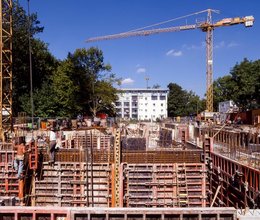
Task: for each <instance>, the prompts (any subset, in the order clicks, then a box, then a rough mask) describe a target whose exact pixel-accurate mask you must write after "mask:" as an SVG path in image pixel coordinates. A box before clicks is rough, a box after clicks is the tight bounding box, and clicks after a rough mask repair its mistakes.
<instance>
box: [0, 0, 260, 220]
mask: <svg viewBox="0 0 260 220" xmlns="http://www.w3.org/2000/svg"><path fill="white" fill-rule="evenodd" d="M11 5H12V1H11V0H10V1H1V7H2V8H1V10H2V11H1V19H2V20H1V25H2V26H1V33H2V35H1V40H2V44H3V42H4V44H3V45H4V46H3V47H1V51H0V52H1V79H0V80H1V108H2V114H1V117H0V123H1V124H0V126H1V127H0V130H1V142H0V220H70V219H75V220H87V219H92V220H105V219H111V220H116V219H118V220H119V219H125V220H126V219H129V220H141V219H142V220H145V219H147V220H155V219H156V220H157V219H158V220H159V219H161V220H177V219H179V220H188V219H197V220H237V219H241V220H242V219H260V211H259V210H260V193H259V188H260V153H259V149H260V127H259V124H260V110H259V109H258V110H254V111H252V118H253V119H252V121H253V123H252V124H232V123H227V120H225V121H224V122H217V121H213V119H212V118H211V119H207V118H206V117H205V119H204V120H199V122H200V123H198V120H196V119H194V118H193V119H188V120H187V118H181V117H178V118H165V119H163V120H160V121H158V122H155V121H153V120H151V121H144V120H143V121H141V120H136V121H134V122H131V121H130V120H125V119H120V118H117V119H110V118H109V117H107V118H104V119H101V121H100V123H94V122H93V120H90V119H85V118H84V119H83V120H77V119H72V120H70V123H63V121H61V120H56V119H46V120H41V118H37V119H35V118H31V117H29V116H28V115H26V114H24V113H21V114H19V115H18V117H14V116H13V115H12V99H11V91H12V72H11V71H10V66H11V64H12V63H11V62H12V53H11V51H12V47H11V39H10V38H9V37H10V36H11V32H12V29H11V28H10V26H9V27H8V28H6V27H7V26H6V24H10V23H11V22H10V21H11V20H12V18H11V15H10V13H8V10H11ZM206 12H207V13H208V20H207V21H206V22H204V23H200V24H196V25H195V24H194V25H186V26H178V27H172V28H166V29H163V28H162V29H153V30H150V31H149V30H148V31H135V32H126V33H122V34H117V35H108V36H103V37H97V38H90V39H88V41H89V42H91V41H99V40H109V39H114V38H124V37H131V36H146V35H150V34H157V33H164V32H175V31H182V30H191V29H201V30H202V31H203V32H205V34H206V41H207V61H208V62H207V91H206V96H207V97H206V98H207V99H206V108H207V109H206V110H207V111H206V112H213V86H212V83H213V79H212V62H211V61H212V59H213V58H212V53H213V52H212V51H213V46H212V37H213V33H212V32H213V29H215V28H219V27H222V26H231V25H236V24H243V25H245V26H246V27H251V26H252V25H253V22H254V18H253V16H246V17H243V18H237V17H236V18H232V19H223V20H220V21H218V22H216V23H212V20H211V12H212V11H211V10H210V9H208V10H206ZM8 21H9V23H8ZM3 24H4V25H3ZM3 85H6V86H3ZM226 116H227V117H229V118H230V114H229V113H227V114H226ZM65 122H66V120H65ZM34 124H35V126H34ZM51 130H54V131H55V132H56V135H57V145H58V147H57V148H56V150H55V154H54V155H55V156H54V161H51V162H50V159H51V158H50V157H51V155H50V140H49V139H48V137H49V136H50V131H51ZM10 137H11V138H10ZM21 142H24V143H25V144H26V146H27V147H28V149H30V150H29V151H27V152H26V153H25V154H24V160H23V163H24V164H23V170H22V175H21V176H20V177H21V178H18V176H17V171H16V170H15V168H14V161H15V158H16V156H17V155H16V154H17V150H16V149H15V147H14V146H15V144H16V143H21Z"/></svg>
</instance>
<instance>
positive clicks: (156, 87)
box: [152, 83, 161, 89]
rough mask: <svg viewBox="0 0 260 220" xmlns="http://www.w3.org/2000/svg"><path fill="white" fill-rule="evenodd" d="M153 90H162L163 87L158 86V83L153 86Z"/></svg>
mask: <svg viewBox="0 0 260 220" xmlns="http://www.w3.org/2000/svg"><path fill="white" fill-rule="evenodd" d="M152 88H153V89H160V88H161V86H160V85H159V84H158V83H156V84H155V85H153V87H152Z"/></svg>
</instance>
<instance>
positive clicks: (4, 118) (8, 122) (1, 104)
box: [0, 0, 13, 141]
mask: <svg viewBox="0 0 260 220" xmlns="http://www.w3.org/2000/svg"><path fill="white" fill-rule="evenodd" d="M12 22H13V21H12V0H0V41H1V42H0V62H1V63H0V108H1V113H0V139H1V140H2V141H4V133H5V132H9V131H11V130H12V63H13V59H12V35H13V32H12Z"/></svg>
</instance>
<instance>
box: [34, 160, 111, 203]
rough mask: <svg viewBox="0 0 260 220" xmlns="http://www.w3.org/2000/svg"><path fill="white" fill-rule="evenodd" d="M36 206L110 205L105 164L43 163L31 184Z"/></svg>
mask: <svg viewBox="0 0 260 220" xmlns="http://www.w3.org/2000/svg"><path fill="white" fill-rule="evenodd" d="M35 189H36V205H37V206H61V207H63V206H64V207H65V206H66V207H69V206H72V207H78V206H99V207H108V206H109V204H110V196H109V193H110V166H109V164H89V163H88V164H86V163H68V162H56V163H55V165H54V166H50V165H49V164H48V163H46V162H44V163H43V167H42V170H41V177H40V178H39V179H38V180H36V182H35Z"/></svg>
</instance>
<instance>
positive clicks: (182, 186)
mask: <svg viewBox="0 0 260 220" xmlns="http://www.w3.org/2000/svg"><path fill="white" fill-rule="evenodd" d="M177 181H178V182H177V187H178V203H179V207H188V206H189V200H188V185H187V175H186V166H185V163H183V164H179V165H178V173H177Z"/></svg>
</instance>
